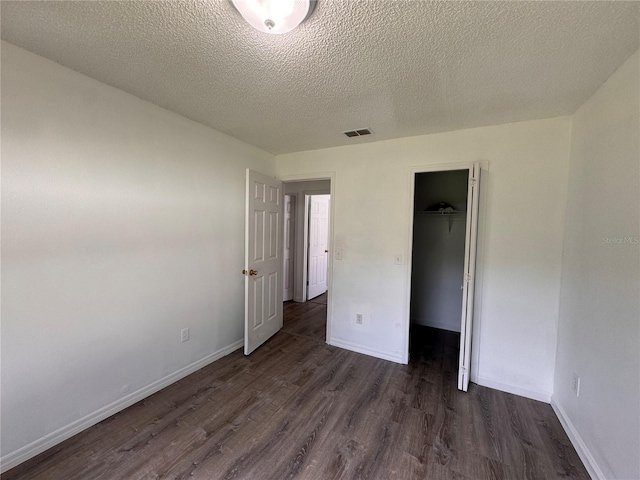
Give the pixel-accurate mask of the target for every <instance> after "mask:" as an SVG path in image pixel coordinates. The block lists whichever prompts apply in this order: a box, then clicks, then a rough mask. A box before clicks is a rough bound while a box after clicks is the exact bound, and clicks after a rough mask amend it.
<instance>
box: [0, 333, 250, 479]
mask: <svg viewBox="0 0 640 480" xmlns="http://www.w3.org/2000/svg"><path fill="white" fill-rule="evenodd" d="M243 345H244V340H238V341H237V342H234V343H232V344H231V345H229V346H227V347H224V348H221V349H220V350H218V351H216V352H213V353H211V354H209V355H207V356H206V357H204V358H201V359H200V360H197V361H195V362H193V363H192V364H190V365H187V366H186V367H183V368H181V369H180V370H177V371H175V372H173V373H171V374H169V375H167V376H166V377H163V378H161V379H159V380H156V381H155V382H153V383H151V384H149V385H147V386H146V387H143V388H141V389H139V390H136V391H135V392H132V393H130V394H129V395H127V396H125V397H122V398H120V399H118V400H116V401H115V402H112V403H110V404H109V405H106V406H104V407H102V408H100V409H98V410H96V411H95V412H92V413H90V414H88V415H85V416H84V417H82V418H80V419H78V420H76V421H75V422H72V423H70V424H69V425H66V426H64V427H61V428H59V429H58V430H56V431H55V432H51V433H49V434H47V435H45V436H44V437H42V438H39V439H38V440H35V441H34V442H31V443H30V444H28V445H25V446H24V447H21V448H19V449H18V450H15V451H13V452H11V453H8V454H6V455H5V456H3V457H2V458H0V472H6V471H7V470H9V469H11V468H13V467H15V466H17V465H19V464H21V463H22V462H24V461H26V460H29V459H30V458H32V457H35V456H36V455H38V454H39V453H42V452H44V451H45V450H47V449H49V448H51V447H53V446H55V445H57V444H59V443H60V442H63V441H64V440H66V439H68V438H70V437H72V436H74V435H75V434H77V433H80V432H81V431H83V430H86V429H87V428H89V427H91V426H93V425H95V424H96V423H98V422H101V421H102V420H104V419H105V418H109V417H110V416H111V415H113V414H115V413H118V412H119V411H121V410H124V409H125V408H127V407H130V406H131V405H133V404H134V403H136V402H139V401H140V400H142V399H144V398H146V397H148V396H149V395H152V394H154V393H156V392H158V391H160V390H162V389H163V388H165V387H167V386H169V385H171V384H172V383H175V382H177V381H178V380H180V379H181V378H184V377H186V376H187V375H190V374H192V373H193V372H195V371H197V370H200V369H201V368H202V367H205V366H207V365H209V364H210V363H212V362H215V361H216V360H218V359H219V358H222V357H224V356H226V355H228V354H230V353H231V352H234V351H235V350H237V349H238V348H240V347H242V346H243Z"/></svg>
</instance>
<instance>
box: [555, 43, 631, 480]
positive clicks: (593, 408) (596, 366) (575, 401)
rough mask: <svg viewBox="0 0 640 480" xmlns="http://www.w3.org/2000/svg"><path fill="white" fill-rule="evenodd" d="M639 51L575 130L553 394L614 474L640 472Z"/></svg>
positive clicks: (581, 441) (601, 472) (598, 469)
mask: <svg viewBox="0 0 640 480" xmlns="http://www.w3.org/2000/svg"><path fill="white" fill-rule="evenodd" d="M638 58H639V56H638V53H637V52H636V54H634V55H633V56H632V57H631V58H629V59H628V60H627V62H626V63H624V64H623V65H622V66H621V67H620V69H619V70H618V71H617V72H616V73H614V74H613V76H612V77H611V78H609V80H608V81H607V82H606V83H605V84H604V85H603V86H602V87H601V88H600V89H599V90H598V91H597V92H596V93H595V94H594V95H593V96H592V97H591V98H590V99H589V100H588V101H587V102H586V103H585V104H584V105H583V106H582V107H580V109H579V110H578V111H577V112H576V114H575V116H574V118H573V130H572V136H571V162H570V171H569V189H568V200H567V214H566V231H565V239H564V251H563V264H562V287H561V303H560V307H561V308H560V323H559V335H558V355H557V363H556V378H555V388H554V394H553V404H554V406H555V407H556V410H557V411H558V413H559V416H560V417H561V419H562V420H563V421H564V422H565V425H566V426H568V430H569V432H570V434H571V435H572V436H573V440H574V444H576V445H577V446H578V447H579V450H580V449H582V453H583V460H585V463H587V466H588V467H590V468H591V471H592V473H593V476H594V477H600V478H607V479H614V478H616V479H638V478H640V463H639V460H638V452H640V297H639V293H638V292H640V280H639V276H640V275H639V273H640V272H639V265H640V255H639V245H638V237H640V140H639V137H640V120H639V118H638V111H639V107H640V98H639V94H638V85H639V84H640V75H639V73H638ZM574 373H576V374H577V375H578V376H580V396H579V397H576V396H575V395H574V393H573V391H572V384H573V374H574Z"/></svg>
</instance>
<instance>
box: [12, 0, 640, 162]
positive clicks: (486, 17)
mask: <svg viewBox="0 0 640 480" xmlns="http://www.w3.org/2000/svg"><path fill="white" fill-rule="evenodd" d="M1 8H2V12H1V14H2V38H3V39H4V40H6V41H8V42H10V43H13V44H15V45H18V46H20V47H23V48H25V49H27V50H30V51H32V52H35V53H37V54H39V55H42V56H44V57H47V58H49V59H51V60H53V61H55V62H58V63H60V64H62V65H65V66H67V67H70V68H72V69H74V70H77V71H78V72H81V73H84V74H86V75H89V76H91V77H93V78H96V79H98V80H100V81H102V82H104V83H107V84H109V85H113V86H115V87H118V88H120V89H122V90H124V91H126V92H129V93H132V94H134V95H136V96H138V97H140V98H143V99H145V100H148V101H150V102H153V103H155V104H157V105H160V106H162V107H165V108H167V109H169V110H173V111H174V112H177V113H180V114H182V115H184V116H186V117H189V118H191V119H193V120H196V121H198V122H201V123H203V124H205V125H209V126H211V127H213V128H215V129H216V130H219V131H222V132H225V133H227V134H229V135H231V136H233V137H236V138H238V139H240V140H243V141H245V142H248V143H250V144H253V145H256V146H258V147H261V148H263V149H265V150H267V151H269V152H272V153H287V152H293V151H300V150H309V149H317V148H324V147H331V146H338V145H345V144H353V143H363V142H370V141H376V140H382V139H388V138H398V137H405V136H411V135H419V134H423V133H431V132H438V131H445V130H455V129H461V128H467V127H476V126H482V125H492V124H499V123H506V122H514V121H521V120H529V119H535V118H545V117H553V116H558V115H565V114H570V113H573V112H574V111H575V110H576V109H577V108H578V107H579V106H580V105H581V104H582V103H583V102H584V101H585V100H586V99H587V98H588V97H589V95H591V94H592V93H593V92H594V91H595V90H596V89H597V88H598V86H599V85H601V84H602V83H603V82H604V81H605V80H606V79H607V77H608V76H609V75H610V74H611V73H613V72H614V71H615V69H616V68H617V67H618V66H619V65H620V64H621V63H622V62H623V61H624V60H625V59H626V58H627V57H628V56H629V55H631V54H632V53H633V52H634V51H635V50H636V49H637V48H638V33H639V23H638V20H639V11H640V3H638V2H615V1H609V2H582V1H561V2H537V1H534V2H515V1H507V2H427V1H415V0H401V1H391V0H386V1H383V0H350V1H339V0H319V1H318V4H317V7H316V10H315V11H314V12H313V14H312V16H311V17H310V18H309V19H308V20H307V21H306V22H305V23H304V24H302V25H301V27H300V28H298V29H297V30H294V31H293V32H291V33H289V34H286V35H280V36H277V35H267V34H263V33H260V32H258V31H256V30H254V29H252V28H251V27H250V26H249V25H247V24H246V23H245V22H244V21H243V20H242V18H241V17H240V14H239V13H238V12H237V11H235V10H234V8H233V6H232V5H231V3H230V2H229V1H228V0H207V1H188V2H182V1H170V2H162V1H125V2H117V1H69V2H67V1H46V2H37V1H31V2H24V1H18V2H13V1H6V0H5V1H2V7H1ZM361 127H370V128H371V129H372V130H373V132H374V135H371V136H367V137H358V138H354V139H348V138H346V137H345V136H344V135H342V134H341V132H342V131H344V130H351V129H354V128H361Z"/></svg>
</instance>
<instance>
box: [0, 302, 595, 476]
mask: <svg viewBox="0 0 640 480" xmlns="http://www.w3.org/2000/svg"><path fill="white" fill-rule="evenodd" d="M325 318H326V295H324V296H321V297H319V298H318V299H314V301H311V302H306V303H304V304H296V303H293V302H287V303H286V304H285V326H284V328H283V330H282V331H281V332H280V333H278V334H277V335H275V336H274V337H272V338H271V339H270V340H269V341H267V342H266V343H265V344H264V345H263V346H262V347H260V348H259V349H258V350H256V352H254V353H253V354H252V355H251V356H249V357H247V356H244V355H243V354H242V352H241V351H236V352H233V353H232V354H230V355H228V356H226V357H224V358H222V359H220V360H219V361H217V362H214V363H213V364H211V365H208V366H207V367H205V368H203V369H201V370H199V371H198V372H195V373H194V374H192V375H190V376H188V377H186V378H184V379H182V380H180V381H179V382H177V383H175V384H173V385H170V386H169V387H167V388H165V389H163V390H161V391H160V392H158V393H156V394H154V395H152V396H151V397H149V398H147V399H145V400H143V401H141V402H138V403H136V404H135V405H133V406H131V407H129V408H128V409H126V410H124V411H122V412H120V413H118V414H116V415H114V416H112V417H110V418H108V419H106V420H104V421H103V422H100V423H99V424H97V425H95V426H94V427H91V428H90V429H88V430H86V431H84V432H82V433H80V434H78V435H76V436H74V437H72V438H70V439H68V440H66V441H65V442H63V443H61V444H60V445H57V446H56V447H53V448H52V449H50V450H48V451H46V452H44V453H42V454H41V455H38V456H36V457H34V458H33V459H31V460H29V461H27V462H25V463H23V464H22V465H19V466H18V467H16V468H14V469H12V470H10V471H8V472H6V473H5V474H3V475H2V480H25V479H28V480H57V479H64V480H86V479H91V480H98V479H102V480H112V479H113V480H120V479H127V480H129V479H134V480H136V479H171V480H177V479H180V480H184V479H194V480H200V479H201V480H231V479H235V480H262V479H266V480H269V479H274V480H281V479H309V480H342V479H344V480H347V479H363V480H364V479H369V480H378V479H380V480H387V479H397V480H413V479H416V480H418V479H426V478H428V479H429V480H480V479H482V480H484V479H488V480H519V479H524V480H540V479H544V480H554V479H571V480H587V479H588V478H589V476H588V474H587V472H586V470H585V469H584V466H583V465H582V463H581V462H580V459H579V457H578V456H577V453H576V452H575V450H574V449H573V447H572V446H571V443H570V442H569V440H568V438H567V436H566V435H565V433H564V431H563V429H562V426H561V425H560V423H559V421H558V419H557V418H556V417H555V414H554V413H553V411H552V409H551V407H550V406H549V405H546V404H543V403H541V402H536V401H534V400H529V399H525V398H522V397H517V396H515V395H510V394H506V393H503V392H498V391H495V390H490V389H487V388H484V387H480V386H477V385H473V384H472V385H471V386H470V388H469V391H468V392H467V393H464V392H460V391H459V390H457V361H458V357H457V353H458V352H457V344H458V342H459V335H458V334H456V333H452V332H445V331H439V330H434V329H420V328H417V327H416V328H415V329H414V330H413V331H412V345H411V352H412V358H411V361H410V363H409V364H408V365H398V364H394V363H391V362H386V361H384V360H380V359H377V358H373V357H369V356H365V355H360V354H357V353H353V352H349V351H346V350H342V349H338V348H335V347H331V346H329V345H327V344H326V342H325V338H324V335H325V331H326V326H325V323H324V322H325Z"/></svg>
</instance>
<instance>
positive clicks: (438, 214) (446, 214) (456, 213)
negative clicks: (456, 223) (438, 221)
mask: <svg viewBox="0 0 640 480" xmlns="http://www.w3.org/2000/svg"><path fill="white" fill-rule="evenodd" d="M416 213H417V215H427V216H431V217H462V216H464V215H466V214H467V212H466V211H464V210H463V211H460V210H455V211H453V212H440V211H424V210H423V211H421V212H416Z"/></svg>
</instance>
